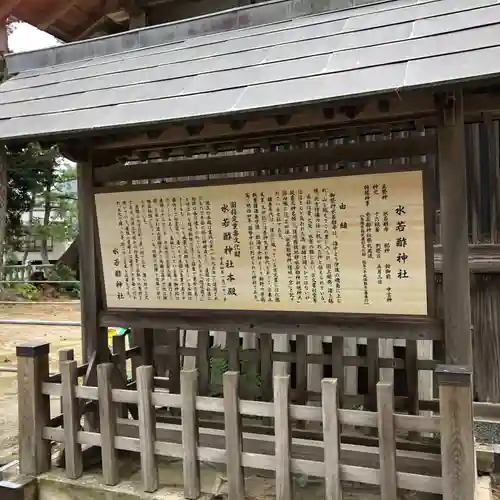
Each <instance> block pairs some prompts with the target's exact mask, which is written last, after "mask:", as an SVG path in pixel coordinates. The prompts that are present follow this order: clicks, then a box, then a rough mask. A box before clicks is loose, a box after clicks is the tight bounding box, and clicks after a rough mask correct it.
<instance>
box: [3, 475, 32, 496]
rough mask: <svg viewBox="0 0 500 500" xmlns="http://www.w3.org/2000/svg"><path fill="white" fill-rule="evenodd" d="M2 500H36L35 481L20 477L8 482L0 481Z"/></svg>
mask: <svg viewBox="0 0 500 500" xmlns="http://www.w3.org/2000/svg"><path fill="white" fill-rule="evenodd" d="M0 498H1V499H2V500H38V484H37V481H36V479H34V478H28V477H23V476H20V477H18V478H16V479H13V480H10V481H7V480H5V481H0Z"/></svg>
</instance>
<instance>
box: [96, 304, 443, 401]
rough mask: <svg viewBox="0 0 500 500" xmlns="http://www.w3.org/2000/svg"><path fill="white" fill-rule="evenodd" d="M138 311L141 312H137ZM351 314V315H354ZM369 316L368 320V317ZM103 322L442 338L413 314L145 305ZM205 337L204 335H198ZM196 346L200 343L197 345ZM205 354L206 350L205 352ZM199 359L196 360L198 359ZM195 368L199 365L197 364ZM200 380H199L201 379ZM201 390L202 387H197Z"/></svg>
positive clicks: (438, 328)
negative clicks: (155, 307)
mask: <svg viewBox="0 0 500 500" xmlns="http://www.w3.org/2000/svg"><path fill="white" fill-rule="evenodd" d="M138 311H141V314H138V313H137V312H138ZM353 316H354V317H353ZM368 319H369V321H368ZM100 323H101V325H102V326H110V327H121V326H123V327H130V326H131V327H134V328H181V329H182V330H203V329H209V330H214V331H233V332H238V331H239V332H248V333H268V332H273V333H276V334H278V333H285V334H288V333H289V332H290V330H291V329H293V331H294V333H296V334H300V333H307V334H311V335H314V334H316V335H326V336H335V337H363V338H365V337H366V338H372V339H379V338H393V339H407V340H442V339H443V334H442V323H441V321H439V320H434V319H430V318H418V317H415V316H397V317H390V318H389V317H386V316H381V317H371V316H370V318H368V317H367V315H363V314H361V315H358V316H356V315H341V314H331V313H329V314H317V315H315V316H314V318H313V317H311V316H310V315H308V314H307V313H289V312H288V313H283V312H274V311H273V312H270V313H268V312H262V311H257V312H250V313H241V314H240V313H238V314H235V313H234V312H232V311H229V312H228V311H208V310H207V311H185V310H169V313H168V315H165V312H164V311H153V310H145V309H141V310H138V309H132V310H122V311H118V310H111V311H103V312H102V314H101V315H100ZM199 338H200V339H201V338H204V336H203V337H202V336H200V337H199ZM198 347H199V345H198ZM206 356H207V357H208V354H207V355H206ZM198 362H199V360H198ZM198 369H200V365H199V364H198ZM200 383H201V381H200ZM200 392H201V390H200Z"/></svg>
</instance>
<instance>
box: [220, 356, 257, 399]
mask: <svg viewBox="0 0 500 500" xmlns="http://www.w3.org/2000/svg"><path fill="white" fill-rule="evenodd" d="M240 366H241V369H240V386H241V387H242V389H243V391H244V392H249V393H251V394H253V393H255V392H256V389H258V388H259V387H261V385H262V378H261V375H260V373H259V372H258V370H257V367H256V365H255V363H252V362H249V361H242V362H241V363H240ZM228 370H229V364H228V361H227V360H226V359H221V358H210V380H211V382H212V384H214V385H216V386H222V382H223V375H224V373H226V372H227V371H228Z"/></svg>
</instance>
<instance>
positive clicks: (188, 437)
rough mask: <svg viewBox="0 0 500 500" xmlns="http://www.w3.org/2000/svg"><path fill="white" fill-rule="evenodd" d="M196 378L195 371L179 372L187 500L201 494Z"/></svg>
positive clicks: (192, 499) (193, 499)
mask: <svg viewBox="0 0 500 500" xmlns="http://www.w3.org/2000/svg"><path fill="white" fill-rule="evenodd" d="M197 378H198V372H197V371H196V370H182V372H181V398H182V408H181V411H182V449H183V453H184V462H183V474H184V496H185V497H186V498H187V499H189V500H195V499H196V498H198V497H199V496H200V492H201V486H200V463H199V461H198V426H197V425H196V394H197V392H198V390H197V385H198V384H197Z"/></svg>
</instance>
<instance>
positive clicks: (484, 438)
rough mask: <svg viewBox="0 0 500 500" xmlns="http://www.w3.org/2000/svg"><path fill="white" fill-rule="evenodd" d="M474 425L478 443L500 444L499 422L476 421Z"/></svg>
mask: <svg viewBox="0 0 500 500" xmlns="http://www.w3.org/2000/svg"><path fill="white" fill-rule="evenodd" d="M474 427H475V432H476V439H477V441H478V442H479V443H485V444H500V423H498V424H496V423H490V422H476V423H475V424H474Z"/></svg>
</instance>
